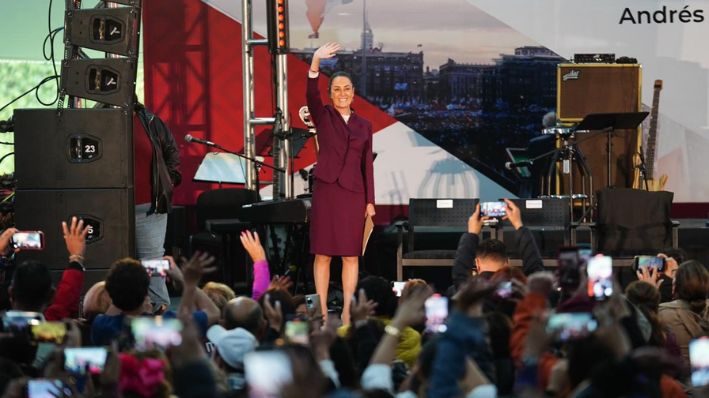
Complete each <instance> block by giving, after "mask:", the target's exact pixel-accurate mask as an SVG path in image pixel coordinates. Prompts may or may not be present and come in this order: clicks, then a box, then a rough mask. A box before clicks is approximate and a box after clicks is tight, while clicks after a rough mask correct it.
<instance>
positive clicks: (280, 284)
mask: <svg viewBox="0 0 709 398" xmlns="http://www.w3.org/2000/svg"><path fill="white" fill-rule="evenodd" d="M291 287H293V281H292V280H290V278H289V277H287V276H280V275H276V276H274V277H273V279H271V283H270V284H269V285H268V289H267V290H272V289H280V290H286V291H290V288H291Z"/></svg>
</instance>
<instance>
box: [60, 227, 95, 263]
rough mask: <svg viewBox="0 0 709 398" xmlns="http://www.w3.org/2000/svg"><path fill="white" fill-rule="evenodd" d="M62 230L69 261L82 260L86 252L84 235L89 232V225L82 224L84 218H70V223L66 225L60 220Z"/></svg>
mask: <svg viewBox="0 0 709 398" xmlns="http://www.w3.org/2000/svg"><path fill="white" fill-rule="evenodd" d="M62 232H63V233H64V243H66V250H67V252H69V261H79V262H83V260H84V255H85V254H86V235H88V233H89V226H88V225H87V226H84V220H77V218H76V217H72V218H71V225H70V226H68V227H67V224H66V221H62Z"/></svg>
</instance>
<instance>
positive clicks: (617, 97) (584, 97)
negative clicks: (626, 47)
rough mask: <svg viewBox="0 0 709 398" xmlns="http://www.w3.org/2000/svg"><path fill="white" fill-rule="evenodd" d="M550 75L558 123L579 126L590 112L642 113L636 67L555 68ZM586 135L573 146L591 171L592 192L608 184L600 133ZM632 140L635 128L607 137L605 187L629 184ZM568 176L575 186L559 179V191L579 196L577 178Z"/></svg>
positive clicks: (634, 147)
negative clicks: (609, 147)
mask: <svg viewBox="0 0 709 398" xmlns="http://www.w3.org/2000/svg"><path fill="white" fill-rule="evenodd" d="M556 77H557V97H556V114H557V117H558V118H559V120H561V121H562V122H567V123H568V122H580V121H581V120H582V119H583V118H584V117H585V116H586V115H588V114H591V113H622V112H639V111H641V110H642V104H641V100H642V98H641V86H642V67H641V66H640V65H639V64H582V65H578V64H559V65H558V69H557V76H556ZM588 134H589V135H584V140H583V142H582V143H581V144H579V145H578V148H579V149H580V151H581V153H583V155H584V157H585V160H586V163H587V164H588V166H589V168H590V170H591V174H592V176H593V186H592V191H593V192H596V191H598V190H600V189H601V188H603V187H605V186H606V185H607V184H609V182H608V181H607V178H606V174H607V169H608V163H607V159H606V157H607V149H606V148H607V145H606V144H607V143H606V140H607V137H606V134H605V133H601V132H592V133H588ZM592 135H596V137H592ZM638 137H639V130H617V131H616V132H615V134H613V136H612V137H611V139H612V146H613V152H612V153H611V159H612V165H611V176H612V180H611V181H610V185H611V186H616V187H630V186H631V185H632V180H633V166H632V158H633V154H634V153H635V152H636V151H637V146H638ZM574 174H576V175H574V185H575V186H574V187H568V186H566V185H567V182H566V181H562V182H561V185H562V188H561V192H574V193H580V192H581V186H580V182H581V176H580V175H578V174H577V173H576V172H574ZM562 180H564V179H562Z"/></svg>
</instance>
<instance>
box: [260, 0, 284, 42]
mask: <svg viewBox="0 0 709 398" xmlns="http://www.w3.org/2000/svg"><path fill="white" fill-rule="evenodd" d="M266 5H267V7H268V11H267V14H266V15H267V20H266V22H267V29H268V48H269V50H270V51H271V53H273V54H285V53H287V52H288V49H289V48H288V47H289V45H288V43H289V39H288V36H289V34H288V0H267V2H266Z"/></svg>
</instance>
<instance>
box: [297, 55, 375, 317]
mask: <svg viewBox="0 0 709 398" xmlns="http://www.w3.org/2000/svg"><path fill="white" fill-rule="evenodd" d="M341 48H342V47H341V46H340V45H339V44H338V43H327V44H325V45H323V46H322V47H320V48H318V49H317V50H316V51H315V53H314V54H313V60H312V62H311V64H310V71H309V72H308V86H307V103H308V109H309V111H310V115H311V117H312V119H313V122H314V123H315V127H316V129H317V132H318V142H319V145H320V152H319V153H318V163H317V167H316V168H315V174H314V175H315V187H314V191H313V203H312V208H311V213H310V215H311V216H310V218H311V222H310V252H311V253H313V254H314V255H315V264H314V266H313V268H314V270H313V273H314V276H315V290H316V292H317V293H318V295H320V303H321V307H322V311H323V315H324V316H327V291H328V285H329V282H330V260H331V259H332V257H333V256H340V257H342V293H343V297H344V303H343V308H342V321H343V322H344V323H345V324H348V323H349V320H350V316H349V314H350V303H351V301H352V296H353V295H354V291H355V288H356V287H357V276H358V273H359V263H358V260H359V256H360V255H361V253H362V235H363V232H364V222H365V218H366V217H367V216H374V175H373V157H372V124H371V123H370V122H369V121H367V120H365V119H364V118H362V117H361V116H359V115H357V114H356V113H354V110H353V109H352V108H351V105H352V99H353V98H354V86H353V83H352V79H351V78H350V76H349V75H348V74H347V73H345V72H337V73H335V74H333V75H332V77H331V78H330V84H329V93H328V94H329V96H330V101H331V105H324V104H323V102H322V98H321V96H320V89H319V88H318V76H319V73H320V60H321V59H327V58H332V57H333V56H335V53H336V52H337V51H339V50H340V49H341Z"/></svg>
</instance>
